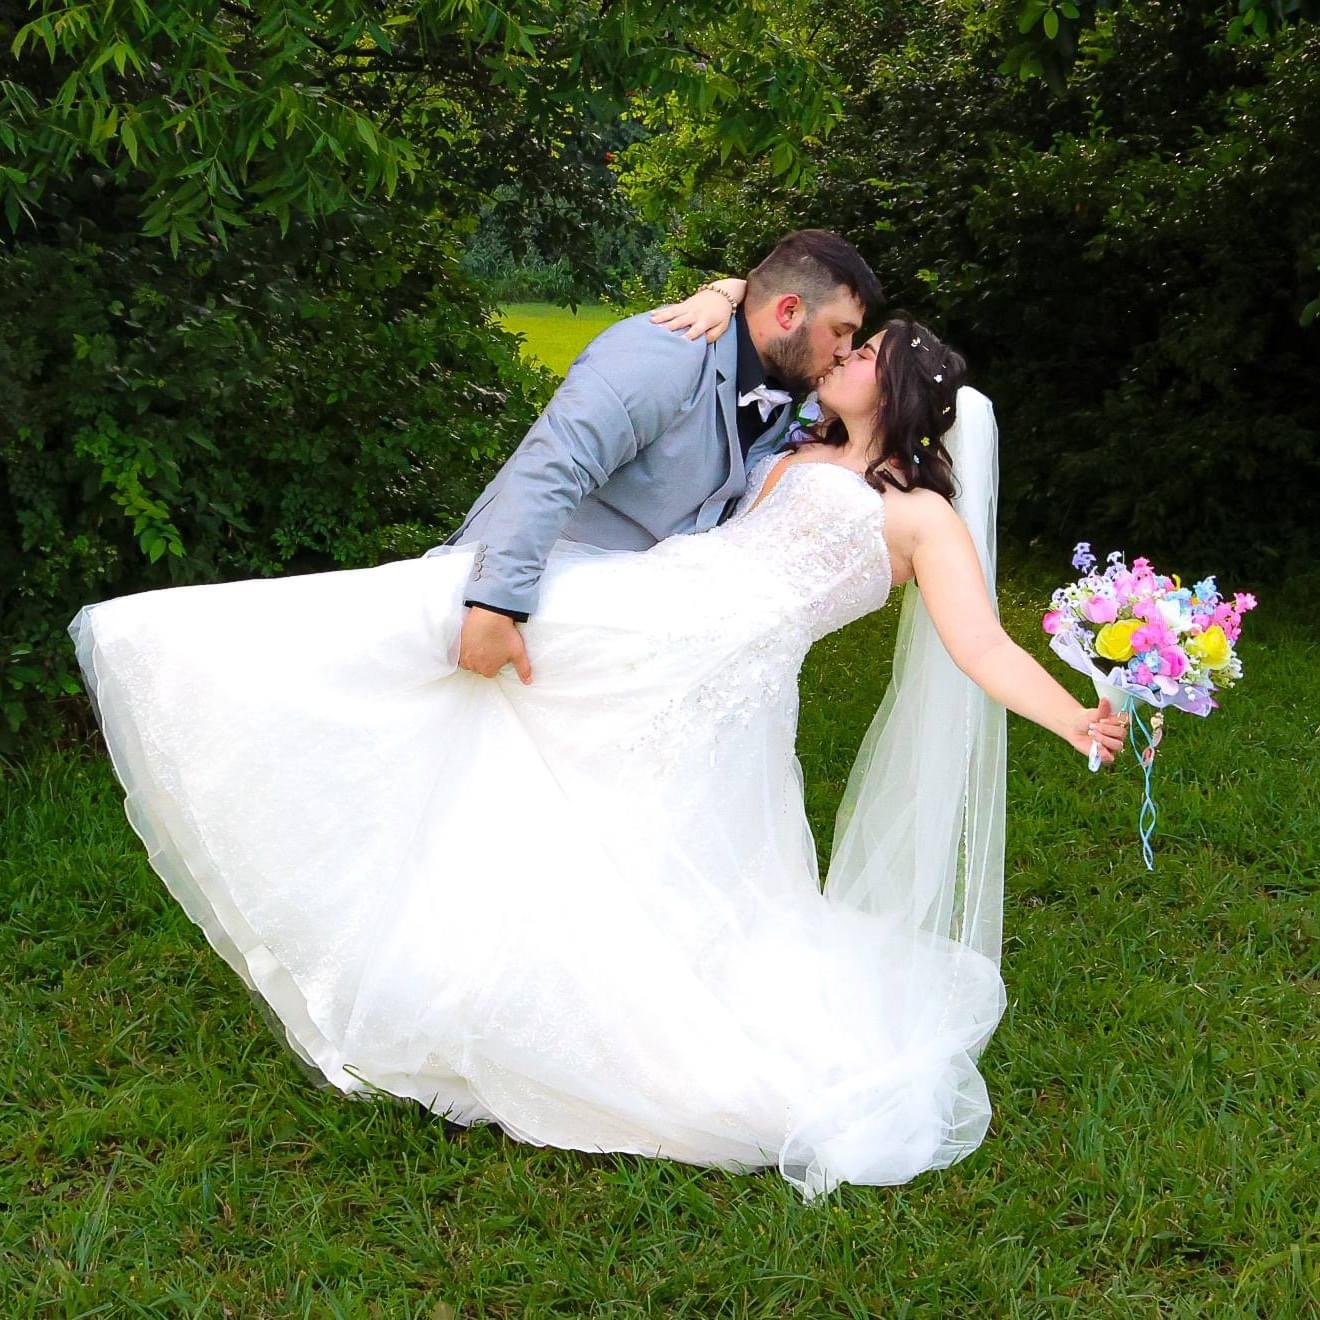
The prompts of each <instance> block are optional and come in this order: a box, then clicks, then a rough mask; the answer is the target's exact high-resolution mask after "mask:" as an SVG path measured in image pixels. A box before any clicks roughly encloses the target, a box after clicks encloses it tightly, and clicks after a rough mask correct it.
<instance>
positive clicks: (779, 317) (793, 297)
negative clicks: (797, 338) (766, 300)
mask: <svg viewBox="0 0 1320 1320" xmlns="http://www.w3.org/2000/svg"><path fill="white" fill-rule="evenodd" d="M774 314H775V324H776V325H777V326H778V327H779V328H780V329H781V330H784V331H793V330H796V329H797V328H798V326H800V325H801V324H802V322H803V321H804V320H805V319H806V315H807V305H806V303H804V302H803V301H802V295H801V294H797V293H781V294H780V295H779V297H778V298H776V299H775V307H774Z"/></svg>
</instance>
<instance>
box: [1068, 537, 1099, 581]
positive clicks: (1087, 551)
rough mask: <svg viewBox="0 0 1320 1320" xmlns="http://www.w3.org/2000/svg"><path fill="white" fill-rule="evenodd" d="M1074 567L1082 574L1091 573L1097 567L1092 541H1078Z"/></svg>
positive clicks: (1075, 548)
mask: <svg viewBox="0 0 1320 1320" xmlns="http://www.w3.org/2000/svg"><path fill="white" fill-rule="evenodd" d="M1072 566H1073V567H1074V568H1075V569H1077V571H1078V572H1080V573H1089V572H1090V571H1091V570H1092V569H1093V568H1094V567H1095V556H1094V555H1093V554H1092V553H1091V543H1090V541H1078V542H1077V544H1076V545H1075V546H1074V547H1073V557H1072Z"/></svg>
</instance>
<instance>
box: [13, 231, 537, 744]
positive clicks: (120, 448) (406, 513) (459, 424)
mask: <svg viewBox="0 0 1320 1320" xmlns="http://www.w3.org/2000/svg"><path fill="white" fill-rule="evenodd" d="M395 218H396V219H403V218H404V217H402V216H397V215H396V217H395ZM368 221H369V223H364V222H368ZM300 238H301V239H302V240H304V241H301V242H300V241H298V240H299V239H300ZM437 247H438V245H437V239H436V237H435V235H434V233H432V232H430V230H429V228H428V226H426V225H425V224H422V223H418V222H416V220H415V219H413V220H412V222H411V223H408V224H406V225H400V226H398V227H397V228H391V227H390V226H389V224H388V223H387V219H386V217H384V216H382V215H379V214H370V215H368V216H359V217H350V216H349V215H348V214H347V213H345V214H344V216H342V217H336V220H335V221H334V222H331V223H329V224H328V225H327V226H326V227H325V228H324V229H323V231H322V233H321V234H319V235H318V236H317V237H316V238H315V240H314V241H313V240H310V237H309V235H308V234H307V233H306V232H305V231H301V230H295V231H294V233H293V234H291V235H290V236H289V237H288V238H285V239H281V238H280V237H279V236H278V235H277V234H275V233H273V232H272V231H270V230H269V229H253V230H248V231H244V233H243V235H242V236H240V237H237V238H235V240H234V241H233V242H232V243H231V244H230V247H229V249H228V250H227V251H223V250H220V249H219V248H217V249H216V250H214V251H208V252H205V253H203V252H191V253H189V254H188V255H186V256H185V257H181V258H180V259H178V260H175V259H171V258H170V256H169V254H168V253H167V252H165V251H163V250H162V249H161V248H160V245H159V244H156V243H153V242H151V241H149V240H146V241H144V240H141V239H138V238H136V237H134V236H131V235H130V236H123V235H121V236H118V237H115V238H107V239H106V240H105V241H103V242H91V241H86V242H83V243H80V244H78V245H76V246H73V247H59V246H53V245H40V244H28V245H24V246H23V247H21V248H20V249H18V250H17V251H16V252H13V253H11V254H9V256H8V258H7V259H6V260H4V261H0V377H3V378H4V379H5V380H6V382H7V385H8V389H7V397H6V418H5V424H4V427H3V430H2V431H0V468H2V469H3V475H4V484H5V488H6V494H7V498H6V500H5V502H4V505H3V506H0V565H2V566H3V568H2V569H0V611H2V612H3V619H4V628H5V637H6V642H7V652H8V654H7V656H6V659H7V661H8V663H7V665H6V667H5V670H4V679H5V687H4V714H5V716H6V717H7V720H6V722H7V724H8V726H9V729H10V731H11V732H12V731H14V730H16V729H17V727H18V726H19V724H20V723H21V721H22V720H23V718H24V716H25V715H26V714H27V713H29V711H30V708H31V703H30V701H29V700H28V698H30V697H31V696H33V695H47V696H53V695H56V694H58V693H59V692H61V691H67V692H71V693H74V692H79V691H80V690H81V688H80V685H79V684H78V682H77V680H76V670H75V669H74V668H73V660H72V654H71V650H70V648H69V647H68V644H67V638H66V637H65V636H64V626H65V625H66V624H67V623H68V621H69V619H70V618H72V616H73V613H74V612H75V610H76V609H77V608H78V606H79V605H81V604H84V603H88V602H91V601H94V600H101V599H105V598H107V597H110V596H114V595H120V594H123V593H126V592H130V591H138V590H144V589H147V588H151V587H160V586H170V585H180V584H185V583H194V582H207V581H217V580H224V579H227V578H234V577H253V576H262V575H268V574H274V573H279V572H287V571H309V570H312V569H323V568H333V567H353V566H358V565H366V564H370V563H376V562H380V561H381V560H382V559H386V558H391V557H399V556H401V555H404V554H420V553H421V552H422V551H423V550H424V549H426V547H427V546H429V545H434V544H436V543H437V542H438V541H439V540H441V539H443V536H444V535H447V534H448V532H449V531H450V530H452V527H453V526H454V524H455V523H456V522H457V521H458V519H459V518H460V517H461V515H462V512H463V510H464V509H465V508H466V506H467V504H468V503H469V501H470V500H471V498H472V497H473V496H474V495H475V494H476V492H477V490H478V489H479V488H480V481H481V480H482V478H483V477H484V475H485V474H486V473H487V472H488V471H489V469H490V467H491V466H492V464H493V463H494V462H495V461H496V460H497V459H498V458H499V457H500V456H501V455H502V454H503V453H504V452H506V451H507V449H508V448H509V447H510V446H511V445H512V444H515V443H516V442H517V440H518V439H519V438H520V437H521V435H522V433H523V431H524V430H525V429H526V426H527V425H528V424H529V423H530V421H531V419H532V417H533V416H534V415H535V412H536V410H537V408H538V406H539V404H540V402H541V401H542V399H543V397H544V394H545V393H546V391H547V388H548V381H546V380H544V379H542V378H540V377H539V376H538V375H537V373H535V372H534V371H532V370H531V369H530V368H528V367H527V366H525V365H523V364H522V363H520V361H519V359H518V356H517V344H516V342H515V341H514V340H513V338H512V337H511V336H508V335H505V334H503V333H501V332H500V331H498V330H496V329H494V328H493V327H489V326H486V325H485V324H484V321H485V311H484V308H483V306H482V304H481V303H480V301H479V300H478V299H477V298H475V297H474V296H473V294H472V292H471V290H470V289H469V288H467V287H466V286H465V285H464V284H463V283H462V282H461V281H459V280H457V279H456V278H455V277H454V276H453V275H452V273H451V275H450V277H449V278H448V279H444V278H442V277H441V276H442V273H443V271H444V269H445V267H446V264H447V265H448V267H449V268H450V270H451V272H452V267H453V265H454V262H453V258H452V256H450V257H448V258H446V256H445V254H444V252H443V249H442V248H441V249H439V250H437ZM73 705H74V706H75V707H76V706H78V705H79V703H77V702H75V703H73Z"/></svg>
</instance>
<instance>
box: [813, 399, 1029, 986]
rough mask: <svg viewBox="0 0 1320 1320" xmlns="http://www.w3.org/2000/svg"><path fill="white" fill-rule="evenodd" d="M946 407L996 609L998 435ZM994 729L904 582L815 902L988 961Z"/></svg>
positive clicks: (996, 720)
mask: <svg viewBox="0 0 1320 1320" xmlns="http://www.w3.org/2000/svg"><path fill="white" fill-rule="evenodd" d="M956 406H957V412H956V414H955V421H954V425H953V426H952V428H951V429H950V430H949V432H948V434H947V435H946V437H945V444H946V447H947V448H948V451H949V454H950V457H951V458H952V460H953V472H954V482H955V489H956V494H955V498H954V508H955V509H957V511H958V513H959V514H960V515H961V517H962V519H963V521H964V523H965V524H966V525H967V529H968V531H969V532H970V533H971V536H972V541H973V543H974V544H975V546H976V551H977V555H978V557H979V559H980V561H981V571H982V573H983V574H984V575H985V580H986V586H987V588H988V590H989V593H990V598H991V601H992V602H994V600H995V509H996V504H997V500H998V489H999V458H998V427H997V425H996V422H995V416H994V410H993V408H992V407H991V404H990V400H989V399H987V398H986V396H985V395H984V394H981V393H980V392H978V391H977V390H974V389H971V388H969V387H967V386H964V387H963V388H962V389H960V390H959V391H958V395H957V401H956ZM996 613H998V606H997V605H996ZM1005 725H1006V720H1005V713H1004V708H1003V707H1002V706H1000V705H999V704H998V703H997V702H995V701H993V700H991V698H990V697H988V696H987V695H986V694H985V693H984V692H983V691H982V690H981V689H980V688H979V687H978V686H977V685H976V684H975V683H973V682H972V680H971V679H970V678H968V677H967V676H966V675H965V674H964V673H963V672H962V671H961V670H960V669H958V667H957V666H956V665H955V664H954V663H953V661H952V660H951V659H950V658H949V654H948V652H947V651H946V650H945V649H944V645H943V643H942V642H941V641H940V638H939V635H938V633H936V631H935V625H934V623H933V622H932V620H931V617H930V614H929V612H928V611H927V609H926V606H925V604H924V603H923V602H922V599H921V593H920V591H919V590H918V589H917V584H916V583H915V582H909V583H908V584H907V586H906V587H905V588H904V593H903V605H902V613H901V615H900V618H899V626H898V640H897V643H896V645H895V650H894V670H893V677H892V679H891V681H890V684H889V688H888V690H887V691H886V693H885V696H884V700H883V701H882V703H881V705H880V709H879V711H878V712H877V713H876V716H875V719H874V720H873V721H872V723H871V727H870V729H869V730H868V731H867V734H866V737H865V738H864V739H863V742H862V746H861V750H860V751H859V753H858V755H857V759H856V761H855V762H854V764H853V768H852V773H851V775H850V777H849V780H848V786H847V788H846V789H845V791H844V796H843V802H842V804H841V806H840V808H839V813H838V818H837V821H836V826H835V834H834V848H833V852H832V855H831V858H830V868H829V877H828V881H827V884H826V891H825V892H826V895H827V897H829V898H831V899H833V900H836V901H838V902H841V903H846V904H849V905H851V906H853V907H857V908H862V909H864V910H866V911H870V912H875V913H880V914H886V915H891V916H893V917H895V918H896V919H898V920H899V921H900V923H901V924H902V925H903V926H905V927H908V928H911V929H914V930H921V931H926V932H930V933H931V934H934V935H938V936H943V937H945V938H947V939H949V940H953V941H955V942H957V943H959V944H963V945H965V946H967V948H968V949H971V950H974V951H975V952H976V953H978V954H981V955H983V956H984V957H986V958H989V959H991V960H993V961H994V962H995V963H996V965H997V964H998V962H999V957H1000V944H1001V933H1002V924H1003V902H1004V900H1003V893H1004V780H1005V773H1006V765H1005V746H1006V728H1005Z"/></svg>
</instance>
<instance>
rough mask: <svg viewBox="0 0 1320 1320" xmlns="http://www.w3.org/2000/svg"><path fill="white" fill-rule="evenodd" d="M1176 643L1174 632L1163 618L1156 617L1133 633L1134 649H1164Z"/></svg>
mask: <svg viewBox="0 0 1320 1320" xmlns="http://www.w3.org/2000/svg"><path fill="white" fill-rule="evenodd" d="M1173 644H1174V639H1173V632H1172V631H1171V629H1170V628H1169V625H1168V624H1167V623H1165V622H1164V620H1163V619H1160V618H1155V619H1152V620H1150V622H1149V623H1146V624H1143V625H1142V626H1141V627H1140V628H1138V629H1137V631H1136V632H1134V633H1133V634H1132V649H1133V650H1134V651H1163V650H1164V649H1165V648H1166V647H1171V646H1172V645H1173Z"/></svg>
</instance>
